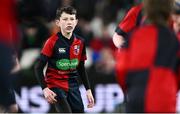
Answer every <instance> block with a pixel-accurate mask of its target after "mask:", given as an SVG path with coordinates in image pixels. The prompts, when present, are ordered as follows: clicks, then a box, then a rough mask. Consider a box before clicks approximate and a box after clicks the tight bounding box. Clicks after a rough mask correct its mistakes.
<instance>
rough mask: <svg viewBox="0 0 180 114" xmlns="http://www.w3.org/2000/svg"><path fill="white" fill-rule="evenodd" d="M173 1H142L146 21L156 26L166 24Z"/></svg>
mask: <svg viewBox="0 0 180 114" xmlns="http://www.w3.org/2000/svg"><path fill="white" fill-rule="evenodd" d="M173 3H174V0H144V11H145V13H146V15H147V18H148V20H150V21H151V22H152V23H155V24H158V25H165V24H167V22H168V20H169V18H170V15H171V13H172V9H173Z"/></svg>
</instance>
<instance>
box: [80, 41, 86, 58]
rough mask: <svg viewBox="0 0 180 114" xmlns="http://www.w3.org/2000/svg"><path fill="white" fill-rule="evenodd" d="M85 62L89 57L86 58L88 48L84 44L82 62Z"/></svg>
mask: <svg viewBox="0 0 180 114" xmlns="http://www.w3.org/2000/svg"><path fill="white" fill-rule="evenodd" d="M85 60H87V56H86V46H85V44H84V45H83V49H82V55H81V61H85Z"/></svg>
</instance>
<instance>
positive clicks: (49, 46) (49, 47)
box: [41, 38, 55, 57]
mask: <svg viewBox="0 0 180 114" xmlns="http://www.w3.org/2000/svg"><path fill="white" fill-rule="evenodd" d="M54 44H55V40H53V39H52V38H49V39H48V40H47V41H46V42H45V44H44V46H43V48H42V50H41V54H43V55H46V56H48V57H51V56H52V53H53V48H54Z"/></svg>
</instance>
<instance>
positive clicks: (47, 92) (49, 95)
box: [43, 87, 57, 104]
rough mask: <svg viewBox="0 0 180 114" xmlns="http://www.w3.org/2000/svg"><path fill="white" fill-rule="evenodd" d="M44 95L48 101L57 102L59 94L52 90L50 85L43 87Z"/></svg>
mask: <svg viewBox="0 0 180 114" xmlns="http://www.w3.org/2000/svg"><path fill="white" fill-rule="evenodd" d="M43 93H44V97H45V99H46V100H47V101H48V103H51V104H53V103H56V102H57V100H56V99H55V97H56V96H57V95H56V94H55V93H54V92H53V91H52V90H50V89H49V88H48V87H46V88H44V89H43Z"/></svg>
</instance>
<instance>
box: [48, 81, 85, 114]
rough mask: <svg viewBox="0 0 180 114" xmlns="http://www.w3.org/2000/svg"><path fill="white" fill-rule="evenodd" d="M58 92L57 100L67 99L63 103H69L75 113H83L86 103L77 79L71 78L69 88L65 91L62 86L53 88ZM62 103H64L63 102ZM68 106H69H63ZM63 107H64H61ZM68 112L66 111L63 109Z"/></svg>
mask: <svg viewBox="0 0 180 114" xmlns="http://www.w3.org/2000/svg"><path fill="white" fill-rule="evenodd" d="M51 90H52V91H54V92H55V93H56V94H57V97H56V99H57V101H62V100H63V101H66V103H64V104H63V105H69V106H70V109H71V111H72V112H73V113H83V112H84V105H83V102H82V98H81V93H80V91H79V84H78V82H77V80H76V79H70V80H69V90H68V91H64V90H62V89H60V88H51ZM61 105H62V104H61ZM63 107H67V106H63ZM61 109H62V108H61ZM63 112H66V111H63Z"/></svg>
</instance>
